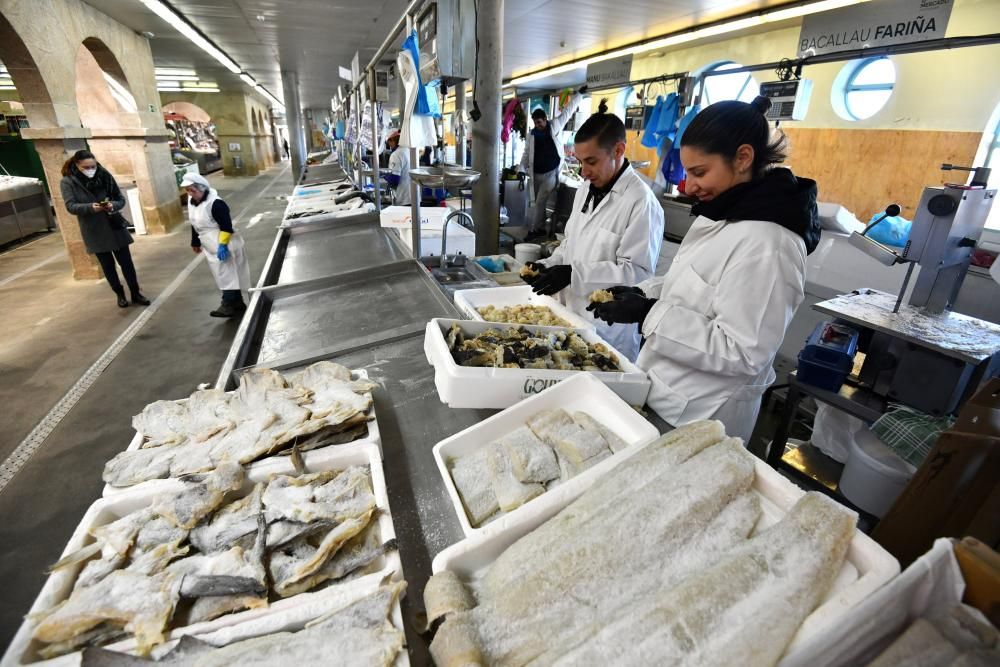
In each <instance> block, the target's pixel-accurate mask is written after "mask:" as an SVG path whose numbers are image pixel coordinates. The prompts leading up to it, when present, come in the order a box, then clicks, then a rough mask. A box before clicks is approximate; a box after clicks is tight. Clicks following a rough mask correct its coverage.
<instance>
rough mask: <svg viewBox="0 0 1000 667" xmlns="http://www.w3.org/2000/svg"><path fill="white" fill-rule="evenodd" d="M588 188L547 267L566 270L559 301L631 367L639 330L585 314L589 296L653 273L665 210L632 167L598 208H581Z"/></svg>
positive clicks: (579, 194)
mask: <svg viewBox="0 0 1000 667" xmlns="http://www.w3.org/2000/svg"><path fill="white" fill-rule="evenodd" d="M588 188H589V186H588V185H587V184H586V183H585V184H584V185H583V186H581V187H580V188H579V189H578V190H577V191H576V197H575V198H574V199H573V212H572V213H571V214H570V216H569V220H568V221H567V222H566V238H565V240H564V241H563V242H562V244H561V245H560V246H559V247H558V248H556V250H555V252H553V253H552V256H551V257H548V258H546V259H545V260H543V261H542V262H541V264H543V265H545V266H555V265H557V264H569V265H570V266H572V267H573V273H572V282H571V283H570V285H569V287H567V288H566V289H564V290H563V291H562V292H560V293H559V295H558V298H559V300H560V301H561V302H562V303H563V304H565V305H566V306H568V307H569V308H571V309H572V310H573V312H575V313H577V314H578V315H580V316H582V317H585V318H587V319H588V320H593V321H594V323H595V324H596V326H597V333H598V335H599V336H601V337H602V338H604V339H605V340H606V341H608V342H609V343H610V344H611V345H612V347H614V348H615V349H616V350H618V351H619V352H621V353H622V354H623V355H625V356H626V357H628V359H629V360H631V361H635V358H636V355H637V354H638V353H639V329H638V327H637V326H636V325H635V324H614V325H608V324H605V323H604V322H602V321H601V320H596V319H594V316H593V313H590V312H588V311H587V306H588V305H589V304H590V299H589V296H590V293H591V292H593V291H594V290H599V289H604V288H607V287H612V286H614V285H638V284H639V283H640V282H642V281H643V280H646V279H648V278H650V277H651V276H652V275H653V272H654V271H656V261H657V259H659V257H660V245H661V244H662V243H663V207H662V206H660V203H659V202H658V201H657V200H656V197H655V196H654V195H653V191H652V190H650V189H649V186H647V185H646V184H645V183H643V182H642V180H641V179H640V178H639V176H638V175H637V174H636V173H635V171H633V169H632V167H631V165H630V166H628V167H626V168H625V171H624V172H622V175H621V177H620V178H619V179H618V182H617V183H615V185H614V187H613V188H611V192H609V193H608V194H607V195H606V196H605V197H604V199H602V200H601V203H600V204H598V205H597V206H594V205H593V202H591V204H590V207H589V210H588V212H587V213H583V211H582V209H583V205H584V203H585V202H586V200H587V192H588Z"/></svg>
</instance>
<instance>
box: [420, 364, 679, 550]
mask: <svg viewBox="0 0 1000 667" xmlns="http://www.w3.org/2000/svg"><path fill="white" fill-rule="evenodd" d="M658 435H659V432H658V431H657V430H656V427H655V426H653V425H652V424H650V423H649V422H648V421H646V420H645V419H644V418H643V417H642V416H641V415H640V414H639V413H638V412H636V411H635V410H633V409H632V408H631V407H629V405H628V404H627V403H625V401H623V400H622V399H621V398H619V397H618V396H617V395H616V394H615V393H614V392H613V391H611V390H610V389H608V388H607V387H606V386H605V385H603V384H602V383H601V382H600V381H598V380H597V379H595V378H594V377H592V376H591V375H589V374H587V373H582V374H579V375H577V376H576V377H574V378H570V379H569V380H565V381H563V382H560V383H559V384H557V385H555V386H554V387H550V388H549V389H546V390H545V391H543V392H542V393H540V394H538V395H536V396H533V397H531V398H528V399H525V400H524V401H521V402H520V403H518V404H517V405H515V406H513V407H510V408H507V409H506V410H504V411H503V412H501V413H499V414H496V415H493V416H492V417H490V418H489V419H486V420H484V421H482V422H480V423H479V424H476V425H475V426H472V427H469V428H467V429H465V430H464V431H462V432H461V433H457V434H455V435H453V436H451V437H450V438H447V439H446V440H442V441H441V442H439V443H438V444H437V445H435V446H434V450H433V451H434V460H435V461H436V463H437V466H438V471H439V472H440V473H441V478H442V479H443V480H444V485H445V488H447V489H448V495H449V496H450V498H451V501H452V504H453V505H454V506H455V513H456V514H457V515H458V521H459V523H461V525H462V530H463V531H464V532H465V534H466V535H467V536H470V535H477V534H480V533H483V532H487V531H490V530H494V531H502V530H504V529H505V527H506V526H507V524H508V523H510V522H516V521H517V519H518V517H520V516H522V515H524V514H526V513H527V514H530V513H531V512H534V511H537V510H536V509H535V508H536V507H537V506H538V505H541V504H550V505H551V504H559V503H560V502H561V500H560V499H561V497H562V496H564V495H571V496H575V495H577V494H579V490H580V489H581V488H586V487H587V486H589V485H590V484H591V483H593V480H594V479H596V478H597V476H599V475H600V474H601V473H602V472H603V471H605V470H607V469H608V468H611V467H613V466H614V465H616V464H617V463H618V461H619V460H621V457H620V456H619V455H618V453H619V452H622V451H624V450H626V449H628V448H629V447H633V446H637V445H640V444H641V443H645V442H649V441H650V440H653V439H655V438H656V437H657V436H658Z"/></svg>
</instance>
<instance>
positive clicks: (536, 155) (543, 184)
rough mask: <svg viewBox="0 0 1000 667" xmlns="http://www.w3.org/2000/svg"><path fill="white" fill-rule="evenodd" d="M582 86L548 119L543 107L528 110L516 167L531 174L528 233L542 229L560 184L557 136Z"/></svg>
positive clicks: (560, 147) (560, 145) (576, 104)
mask: <svg viewBox="0 0 1000 667" xmlns="http://www.w3.org/2000/svg"><path fill="white" fill-rule="evenodd" d="M586 90H587V87H586V86H584V87H583V88H581V89H580V90H579V91H578V92H576V93H574V94H573V96H572V97H570V98H569V100H567V102H566V106H564V107H563V108H562V109H561V110H560V111H559V113H558V114H557V115H556V117H555V118H552V119H551V120H550V119H549V118H548V114H546V113H545V110H544V109H542V108H538V109H535V110H534V111H532V112H531V121H532V123H533V124H534V127H533V128H532V129H531V131H530V132H528V137H527V141H526V142H525V144H524V153H523V154H522V155H521V163H520V165H519V166H518V170H519V171H520V172H522V173H527V174H530V175H531V188H532V190H533V191H534V193H535V208H534V217H532V219H531V220H530V221H529V223H528V232H529V233H539V232H542V231H544V229H545V218H546V209H547V208H548V203H549V199H551V198H552V195H553V194H555V192H556V188H558V187H559V169H560V167H561V166H562V161H563V143H562V139H561V138H560V136H559V135H560V134H562V131H563V128H565V127H566V123H568V122H569V119H570V118H572V117H573V114H574V113H576V110H577V108H578V107H579V106H580V101H581V100H582V99H583V96H582V93H584V92H586Z"/></svg>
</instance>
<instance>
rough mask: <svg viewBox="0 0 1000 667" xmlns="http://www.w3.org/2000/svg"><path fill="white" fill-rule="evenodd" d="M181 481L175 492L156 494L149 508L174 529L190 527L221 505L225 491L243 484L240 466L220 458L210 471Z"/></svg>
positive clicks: (235, 488)
mask: <svg viewBox="0 0 1000 667" xmlns="http://www.w3.org/2000/svg"><path fill="white" fill-rule="evenodd" d="M182 484H183V485H184V488H183V489H181V490H179V491H176V492H171V493H164V494H161V495H158V496H157V497H156V498H155V500H153V504H152V509H153V511H154V512H156V514H158V515H159V516H161V517H163V518H164V519H166V520H167V521H169V522H170V523H171V524H173V525H174V526H176V527H177V528H183V529H187V530H190V529H192V528H194V527H195V525H196V524H197V523H198V522H199V521H200V520H201V519H203V518H204V517H206V516H208V515H209V514H211V513H212V512H213V511H215V509H216V508H217V507H218V506H219V505H221V504H222V500H223V498H225V495H226V493H228V492H230V491H236V490H237V489H239V488H240V487H241V486H242V485H243V467H242V466H241V465H240V464H239V463H235V462H233V461H223V462H222V463H220V464H219V466H218V467H217V468H216V469H215V470H214V471H212V472H210V473H208V474H206V475H199V476H197V477H195V478H193V479H191V480H185V481H183V482H182Z"/></svg>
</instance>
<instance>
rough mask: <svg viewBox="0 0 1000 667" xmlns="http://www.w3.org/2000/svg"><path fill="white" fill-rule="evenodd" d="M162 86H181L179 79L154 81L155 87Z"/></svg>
mask: <svg viewBox="0 0 1000 667" xmlns="http://www.w3.org/2000/svg"><path fill="white" fill-rule="evenodd" d="M164 86H165V87H167V88H180V87H181V82H180V81H161V80H159V79H157V81H156V87H157V88H162V87H164Z"/></svg>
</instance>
